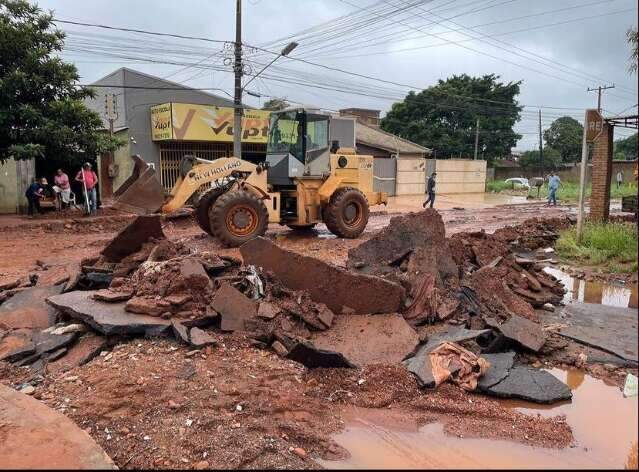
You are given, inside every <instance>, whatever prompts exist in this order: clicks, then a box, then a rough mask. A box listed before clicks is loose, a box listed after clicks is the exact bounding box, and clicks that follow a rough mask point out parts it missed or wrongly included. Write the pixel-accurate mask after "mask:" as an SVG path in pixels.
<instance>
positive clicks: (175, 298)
mask: <svg viewBox="0 0 639 472" xmlns="http://www.w3.org/2000/svg"><path fill="white" fill-rule="evenodd" d="M164 300H166V301H167V302H169V303H170V304H171V305H175V306H180V305H184V304H185V303H187V302H190V301H191V300H193V297H192V296H191V295H189V294H188V293H179V294H174V295H169V296H168V297H164Z"/></svg>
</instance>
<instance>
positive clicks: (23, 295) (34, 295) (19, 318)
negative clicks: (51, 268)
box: [0, 285, 63, 329]
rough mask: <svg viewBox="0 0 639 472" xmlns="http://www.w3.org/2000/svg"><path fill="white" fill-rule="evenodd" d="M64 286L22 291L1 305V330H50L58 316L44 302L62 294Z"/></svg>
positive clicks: (33, 288)
mask: <svg viewBox="0 0 639 472" xmlns="http://www.w3.org/2000/svg"><path fill="white" fill-rule="evenodd" d="M62 289H63V287H62V285H51V286H46V287H32V288H27V289H25V290H22V291H20V292H18V293H16V294H15V295H13V296H12V297H11V298H10V299H8V300H7V301H5V302H4V303H3V304H2V305H0V328H2V329H20V328H48V327H49V326H51V325H53V324H54V323H55V319H56V314H55V311H54V310H52V309H51V307H50V306H48V305H47V304H46V302H45V301H44V300H45V299H46V298H47V297H50V296H52V295H57V294H59V293H62Z"/></svg>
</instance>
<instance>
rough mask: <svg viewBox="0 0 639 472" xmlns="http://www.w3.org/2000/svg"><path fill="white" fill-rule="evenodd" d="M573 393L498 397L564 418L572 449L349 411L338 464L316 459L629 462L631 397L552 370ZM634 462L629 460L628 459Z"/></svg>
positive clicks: (490, 464) (632, 455)
mask: <svg viewBox="0 0 639 472" xmlns="http://www.w3.org/2000/svg"><path fill="white" fill-rule="evenodd" d="M550 372H551V373H552V374H553V375H555V376H556V377H558V378H560V379H561V380H563V381H565V382H566V383H567V385H568V386H569V387H570V388H571V389H572V391H573V399H572V402H566V403H563V404H560V405H555V406H539V405H536V404H534V403H529V402H523V401H514V400H502V401H501V402H500V403H501V404H502V405H503V406H505V407H506V408H516V409H517V410H519V411H521V412H522V413H524V414H530V415H537V414H540V415H543V416H556V415H560V414H565V415H566V421H567V422H568V424H569V425H570V427H571V428H572V431H573V435H574V438H575V447H570V448H566V449H562V450H557V449H547V448H541V447H533V446H527V445H525V444H521V443H516V442H509V441H504V440H493V439H466V438H458V437H455V436H450V435H447V434H445V433H444V430H443V426H442V425H441V424H438V423H434V424H428V425H426V426H423V427H418V426H417V424H415V423H411V422H410V421H407V419H406V417H404V416H402V415H401V413H393V412H391V411H389V410H372V409H352V410H348V411H347V412H346V415H345V420H346V428H345V430H344V431H343V432H341V433H339V434H337V435H336V436H335V437H334V439H335V441H337V443H339V444H340V445H341V446H342V447H344V448H345V449H346V450H348V451H349V453H350V457H349V458H348V459H345V460H342V461H320V463H321V465H322V466H324V467H327V468H332V469H345V468H387V469H399V468H412V469H418V468H473V469H482V468H623V467H624V466H625V465H626V464H627V463H628V461H633V460H634V461H636V448H637V420H638V418H637V397H634V398H624V397H623V395H622V393H621V391H620V390H619V389H618V388H617V387H614V386H610V385H607V384H605V383H604V382H603V381H601V380H596V379H594V378H592V377H589V376H588V375H586V374H584V372H582V371H579V370H569V371H563V370H559V369H553V370H551V371H550ZM635 463H636V462H635Z"/></svg>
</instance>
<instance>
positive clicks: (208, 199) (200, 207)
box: [195, 188, 224, 236]
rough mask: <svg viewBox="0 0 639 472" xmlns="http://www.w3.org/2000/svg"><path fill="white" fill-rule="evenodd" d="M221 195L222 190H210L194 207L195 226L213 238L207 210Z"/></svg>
mask: <svg viewBox="0 0 639 472" xmlns="http://www.w3.org/2000/svg"><path fill="white" fill-rule="evenodd" d="M223 193H224V189H222V188H216V189H211V190H209V191H207V192H206V193H204V195H202V196H201V197H200V200H199V201H198V202H197V206H196V207H195V220H196V221H197V224H198V225H199V226H200V228H202V230H204V231H206V232H207V233H209V234H210V235H211V236H213V232H212V231H211V220H209V209H210V208H211V205H213V203H215V200H217V199H218V197H219V196H220V195H222V194H223Z"/></svg>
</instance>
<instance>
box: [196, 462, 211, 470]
mask: <svg viewBox="0 0 639 472" xmlns="http://www.w3.org/2000/svg"><path fill="white" fill-rule="evenodd" d="M193 468H194V469H195V470H207V469H209V468H210V465H209V462H208V461H200V462H196V463H195V464H193Z"/></svg>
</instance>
